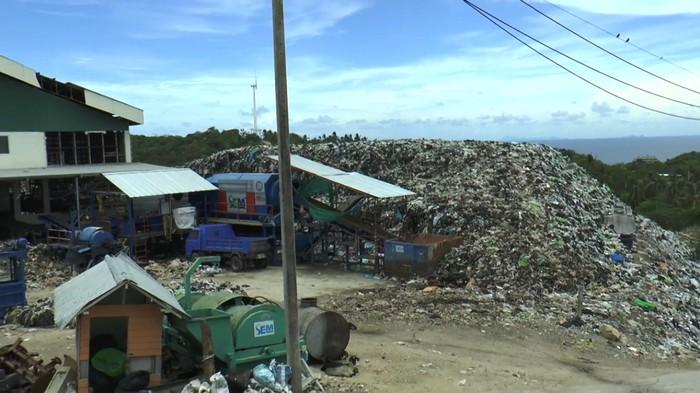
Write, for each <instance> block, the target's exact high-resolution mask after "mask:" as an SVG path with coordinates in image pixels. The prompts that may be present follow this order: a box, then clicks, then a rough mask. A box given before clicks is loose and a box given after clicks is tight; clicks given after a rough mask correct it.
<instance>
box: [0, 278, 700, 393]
mask: <svg viewBox="0 0 700 393" xmlns="http://www.w3.org/2000/svg"><path fill="white" fill-rule="evenodd" d="M281 277H282V275H281V270H280V268H278V267H271V268H269V269H266V270H263V271H255V272H245V273H230V272H227V273H223V274H220V275H217V276H216V277H215V280H216V281H224V280H230V281H233V282H235V283H236V284H242V285H243V284H245V285H248V287H246V290H247V291H248V292H249V293H250V294H251V295H256V296H265V297H268V298H270V299H272V300H275V301H281V299H282V281H281ZM298 282H299V296H300V297H307V296H319V297H324V296H329V295H334V294H340V293H352V292H353V290H357V289H362V288H372V287H377V286H382V285H387V282H386V281H378V280H372V279H368V278H366V277H365V276H364V275H362V274H354V273H353V274H349V273H344V272H342V271H338V270H334V269H330V268H321V269H315V268H314V269H310V268H308V267H301V268H300V269H299V278H298ZM388 300H390V299H388ZM20 336H21V337H24V338H25V339H28V341H26V342H25V345H26V346H27V348H29V349H30V350H32V351H36V352H38V353H41V354H42V355H43V357H45V358H49V357H52V356H58V355H62V354H64V353H66V354H72V353H73V352H74V350H75V349H74V348H75V346H74V340H75V339H74V336H73V331H72V330H56V329H25V328H14V329H12V328H11V327H8V326H4V327H1V328H0V345H4V344H7V343H10V342H12V341H14V339H16V338H17V337H20ZM605 345H607V344H602V346H601V345H591V346H590V347H586V348H582V347H576V346H566V345H562V341H561V337H560V336H559V335H556V334H550V333H547V334H541V333H539V332H538V331H535V330H530V329H527V328H519V327H510V328H493V327H489V328H484V329H480V328H478V327H470V328H465V327H459V328H450V327H431V326H427V325H426V326H420V325H407V324H402V325H399V324H391V323H388V322H385V321H373V322H372V323H365V324H362V325H360V326H358V330H357V331H354V332H353V334H352V338H351V342H350V347H349V351H350V352H351V353H353V354H356V355H358V356H359V358H360V363H359V369H360V373H359V375H357V376H355V377H353V378H347V379H343V383H344V384H354V385H355V384H362V385H364V386H366V387H367V389H368V390H369V391H371V392H388V393H394V392H395V393H399V392H400V393H408V392H428V391H429V392H575V393H593V392H607V393H672V392H673V393H685V392H688V393H690V392H698V391H699V389H698V386H700V362H698V361H696V360H693V361H688V362H686V363H672V362H659V361H643V360H637V359H629V358H626V359H618V358H616V357H615V352H614V351H610V350H608V349H607V348H605Z"/></svg>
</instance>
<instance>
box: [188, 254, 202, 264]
mask: <svg viewBox="0 0 700 393" xmlns="http://www.w3.org/2000/svg"><path fill="white" fill-rule="evenodd" d="M201 256H202V254H200V253H198V252H193V253H192V255H190V261H192V262H194V261H196V260H197V258H199V257H201Z"/></svg>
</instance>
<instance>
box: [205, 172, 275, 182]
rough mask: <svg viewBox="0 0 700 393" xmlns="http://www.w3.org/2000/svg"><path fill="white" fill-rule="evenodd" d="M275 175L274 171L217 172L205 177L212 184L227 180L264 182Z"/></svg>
mask: <svg viewBox="0 0 700 393" xmlns="http://www.w3.org/2000/svg"><path fill="white" fill-rule="evenodd" d="M272 177H277V174H276V173H217V174H215V175H211V176H209V177H207V180H208V181H209V182H210V183H212V184H219V183H225V182H227V181H239V180H253V181H255V180H257V181H261V182H263V183H266V182H267V181H268V180H270V178H272Z"/></svg>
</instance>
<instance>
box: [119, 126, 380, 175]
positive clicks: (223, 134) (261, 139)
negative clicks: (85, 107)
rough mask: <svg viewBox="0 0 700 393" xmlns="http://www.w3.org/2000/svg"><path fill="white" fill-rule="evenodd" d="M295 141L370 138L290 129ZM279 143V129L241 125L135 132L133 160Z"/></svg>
mask: <svg viewBox="0 0 700 393" xmlns="http://www.w3.org/2000/svg"><path fill="white" fill-rule="evenodd" d="M289 138H290V141H291V143H292V144H297V145H298V144H307V143H339V142H352V141H361V140H367V138H365V137H361V136H360V135H359V134H354V135H352V134H343V135H338V134H336V133H335V132H333V133H331V134H328V135H326V134H323V135H321V136H318V137H312V138H309V137H308V136H306V135H299V134H295V133H290V135H289ZM265 143H267V144H271V145H277V132H275V131H270V130H263V131H262V132H261V135H259V134H256V133H252V132H246V131H243V130H238V129H230V130H218V129H217V128H215V127H209V128H208V129H206V130H204V131H198V132H193V133H191V134H188V135H185V136H181V135H156V136H146V135H132V136H131V145H132V155H133V161H136V162H146V163H149V164H156V165H167V166H178V165H184V164H185V163H187V162H189V161H192V160H195V159H198V158H202V157H206V156H208V155H210V154H212V153H216V152H217V151H220V150H225V149H233V148H237V147H243V146H251V145H260V144H265Z"/></svg>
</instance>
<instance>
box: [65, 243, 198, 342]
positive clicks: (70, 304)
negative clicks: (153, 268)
mask: <svg viewBox="0 0 700 393" xmlns="http://www.w3.org/2000/svg"><path fill="white" fill-rule="evenodd" d="M126 285H129V287H132V288H136V289H137V290H139V291H140V292H141V293H143V294H144V295H146V296H147V297H149V298H150V299H151V300H153V301H154V302H155V303H157V304H158V305H160V307H161V308H162V309H163V310H164V312H167V313H172V314H175V315H177V316H179V317H183V318H187V317H188V315H187V313H186V312H185V310H183V309H182V306H180V303H178V301H177V299H176V298H175V296H174V295H173V294H172V293H170V291H169V290H168V289H166V288H165V287H163V286H162V285H160V283H158V281H156V280H155V279H154V278H153V277H151V276H150V275H149V274H148V273H147V272H146V271H145V270H143V269H142V268H141V267H140V266H139V265H137V264H136V262H134V260H133V259H131V258H129V256H128V255H126V254H119V255H117V256H109V255H108V256H106V257H105V260H104V261H103V262H100V263H98V264H97V265H95V266H93V267H92V268H91V269H88V270H86V271H84V272H83V273H81V274H79V275H78V276H76V277H74V278H73V279H71V280H70V281H68V282H66V283H64V284H63V285H61V286H60V287H58V288H56V289H55V290H54V322H55V324H56V326H58V327H59V328H64V327H66V326H68V324H70V322H71V321H72V320H73V319H74V318H75V317H76V316H78V315H80V313H82V312H83V311H85V310H87V309H88V308H90V307H92V306H93V305H95V304H96V303H98V302H99V301H100V300H102V299H104V298H105V297H106V296H108V295H109V294H111V293H113V292H115V291H117V290H118V289H120V288H122V287H124V286H126Z"/></svg>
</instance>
